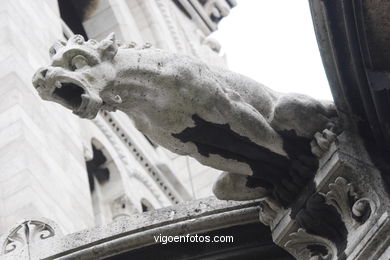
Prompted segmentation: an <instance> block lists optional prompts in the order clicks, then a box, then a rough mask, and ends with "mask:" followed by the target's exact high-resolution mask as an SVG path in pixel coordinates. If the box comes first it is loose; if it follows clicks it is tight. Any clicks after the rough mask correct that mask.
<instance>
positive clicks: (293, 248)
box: [260, 132, 390, 260]
mask: <svg viewBox="0 0 390 260" xmlns="http://www.w3.org/2000/svg"><path fill="white" fill-rule="evenodd" d="M314 186H315V187H314V189H313V187H307V190H305V191H302V192H301V194H300V195H299V196H298V199H297V200H296V202H295V203H293V205H292V206H291V207H290V208H287V209H284V208H277V207H273V208H272V207H270V205H269V204H268V202H267V201H263V202H261V211H260V220H261V221H262V222H263V223H265V224H267V225H269V226H270V228H271V230H272V236H273V240H274V242H275V243H276V244H278V245H279V246H281V247H283V248H285V249H286V250H287V251H289V252H290V253H291V254H293V255H294V256H295V257H296V258H297V259H305V260H306V259H311V260H314V259H327V260H333V259H335V260H336V259H348V260H350V259H351V260H352V259H361V260H363V259H364V260H367V259H372V260H374V259H375V260H376V259H379V257H381V256H382V257H383V256H385V254H386V252H387V254H388V253H389V252H388V251H389V250H388V248H389V247H390V240H389V239H387V236H388V233H387V235H386V232H389V230H390V218H389V215H390V214H389V207H390V200H389V196H388V194H387V192H386V190H385V188H384V186H383V183H382V177H381V174H380V172H379V171H378V170H377V168H376V167H375V166H374V165H373V164H372V162H371V160H370V158H369V157H368V155H367V153H366V151H365V149H364V146H363V145H362V142H361V140H360V139H359V137H357V136H356V135H354V134H353V133H350V132H344V133H342V134H341V135H340V136H338V138H337V141H336V142H334V143H333V144H332V145H331V147H330V149H329V151H328V152H326V153H325V154H324V155H323V156H322V158H321V159H320V163H319V169H318V171H317V173H316V175H315V178H314ZM310 191H311V193H310ZM386 250H387V251H386ZM386 257H387V256H386ZM386 257H385V258H383V259H387V258H386Z"/></svg>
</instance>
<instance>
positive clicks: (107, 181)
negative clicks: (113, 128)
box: [86, 139, 137, 225]
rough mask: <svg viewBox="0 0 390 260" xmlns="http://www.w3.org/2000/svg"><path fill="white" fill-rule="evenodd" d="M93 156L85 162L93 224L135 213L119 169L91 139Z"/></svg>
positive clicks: (100, 146)
mask: <svg viewBox="0 0 390 260" xmlns="http://www.w3.org/2000/svg"><path fill="white" fill-rule="evenodd" d="M92 151H93V157H92V159H91V160H89V161H87V162H86V166H87V172H88V180H89V188H90V192H91V198H92V206H93V211H94V216H95V224H96V225H102V224H106V223H109V222H111V221H112V220H114V219H116V218H118V217H121V216H126V215H131V214H134V213H137V210H136V209H135V207H134V205H133V204H132V203H131V201H130V200H129V198H128V196H127V195H126V193H125V190H124V186H123V181H122V178H121V175H120V173H119V169H118V167H117V165H116V164H115V162H114V160H113V159H112V157H111V156H110V154H109V153H108V152H107V150H106V149H105V148H104V147H103V146H102V145H101V144H100V143H99V142H98V141H97V140H95V139H94V140H92Z"/></svg>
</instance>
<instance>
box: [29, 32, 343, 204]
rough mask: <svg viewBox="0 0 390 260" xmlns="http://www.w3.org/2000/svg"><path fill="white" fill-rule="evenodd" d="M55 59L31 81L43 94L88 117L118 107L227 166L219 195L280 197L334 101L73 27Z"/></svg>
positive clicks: (322, 142)
mask: <svg viewBox="0 0 390 260" xmlns="http://www.w3.org/2000/svg"><path fill="white" fill-rule="evenodd" d="M50 54H51V58H52V63H51V65H50V66H48V67H45V68H41V69H40V70H38V71H37V72H36V74H35V75H34V78H33V85H34V86H35V88H36V89H37V90H38V92H39V94H40V96H41V97H42V98H43V99H46V100H50V101H55V102H58V103H60V104H62V105H64V106H65V107H67V108H69V109H71V110H72V111H73V112H74V113H75V114H77V115H79V116H80V117H84V118H90V119H91V118H94V117H95V116H96V115H97V113H98V111H99V110H100V109H105V110H109V111H113V110H116V109H118V110H121V111H123V112H125V113H126V114H127V115H128V116H129V117H130V118H131V119H132V120H133V121H134V123H135V126H136V127H137V128H138V129H139V130H140V131H141V132H142V133H144V134H145V135H146V136H148V137H149V138H150V139H152V140H153V141H155V142H156V143H158V144H160V145H161V146H163V147H165V148H167V149H169V150H171V151H172V152H175V153H178V154H181V155H189V156H192V157H194V158H195V159H197V160H198V161H199V162H201V163H203V164H205V165H208V166H211V167H213V168H216V169H220V170H223V171H225V172H224V173H223V174H222V175H221V177H220V178H219V179H218V181H217V183H216V184H215V185H214V192H215V194H216V195H217V197H219V198H223V199H236V200H242V199H252V198H259V197H265V196H268V194H270V193H273V194H274V196H275V197H276V198H277V199H279V200H280V201H282V203H284V204H286V203H288V202H290V201H291V199H292V198H293V197H294V196H295V195H296V192H297V191H296V190H297V189H298V188H299V185H301V184H302V183H304V182H305V181H307V179H308V178H309V176H310V177H312V174H313V172H312V171H313V169H314V168H315V167H317V166H316V157H315V156H314V155H313V154H312V152H311V150H313V149H317V150H316V151H319V150H321V149H324V147H326V146H327V145H328V143H327V142H328V140H326V139H327V137H328V136H329V135H331V133H330V132H327V134H326V133H325V135H321V136H317V137H318V138H317V141H319V142H315V143H314V144H313V142H312V147H311V146H310V143H311V141H312V140H313V138H314V137H315V135H316V133H318V132H322V131H323V130H324V129H326V128H327V127H328V124H329V122H331V121H332V118H334V117H336V110H335V108H334V106H333V105H332V104H331V103H330V102H320V101H317V100H314V99H312V98H310V97H308V96H305V95H300V94H281V93H278V92H275V91H273V90H271V89H269V88H267V87H265V86H263V85H261V84H259V83H257V82H255V81H253V80H251V79H249V78H247V77H245V76H242V75H239V74H237V73H234V72H231V71H228V70H224V69H220V68H213V67H210V66H208V65H206V64H204V63H203V62H201V61H198V60H196V59H194V58H191V57H188V56H185V55H181V54H174V53H171V52H167V51H163V50H159V49H154V48H135V47H134V46H123V45H118V44H117V43H116V42H115V38H114V35H113V34H111V35H110V36H108V37H107V38H106V39H104V40H103V41H101V42H97V41H94V40H89V41H87V42H85V41H84V39H83V38H82V37H81V36H78V35H76V36H74V37H72V38H71V39H69V40H68V42H66V43H65V42H57V43H56V44H54V46H53V47H52V48H51V50H50Z"/></svg>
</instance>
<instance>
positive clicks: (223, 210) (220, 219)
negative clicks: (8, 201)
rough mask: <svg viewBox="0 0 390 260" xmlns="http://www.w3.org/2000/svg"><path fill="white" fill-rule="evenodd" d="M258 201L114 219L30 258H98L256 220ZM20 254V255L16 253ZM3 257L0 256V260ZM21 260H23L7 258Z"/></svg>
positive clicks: (54, 241) (45, 245) (206, 203)
mask: <svg viewBox="0 0 390 260" xmlns="http://www.w3.org/2000/svg"><path fill="white" fill-rule="evenodd" d="M258 210H259V207H258V201H246V202H233V201H221V200H217V199H216V198H213V197H210V198H206V199H202V200H196V201H191V202H185V203H183V204H180V205H175V206H171V207H166V208H162V209H158V210H153V211H149V212H145V213H142V214H135V215H132V216H128V217H127V216H126V217H121V218H118V219H117V220H116V221H114V222H112V223H110V224H107V225H104V226H98V227H94V228H91V229H86V230H82V231H79V232H76V233H73V234H69V235H66V236H62V235H57V234H56V235H55V236H53V237H52V238H51V240H42V242H41V243H40V244H39V245H38V244H37V245H35V244H34V245H32V250H31V259H46V260H49V259H102V258H105V257H109V256H113V255H118V254H120V253H122V252H126V251H130V250H134V249H136V248H140V247H145V246H148V245H153V244H155V243H156V242H155V240H154V238H153V236H158V235H159V234H164V235H177V234H183V232H184V234H200V233H203V232H207V231H210V230H216V229H219V228H223V227H229V226H234V225H239V224H248V223H255V222H256V221H258V220H257V219H258ZM19 255H20V253H19ZM2 257H3V255H2V254H1V253H0V259H2ZM10 259H25V258H10Z"/></svg>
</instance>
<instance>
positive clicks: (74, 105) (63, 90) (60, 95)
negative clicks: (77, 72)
mask: <svg viewBox="0 0 390 260" xmlns="http://www.w3.org/2000/svg"><path fill="white" fill-rule="evenodd" d="M84 93H85V90H84V88H82V87H80V86H79V85H76V84H74V83H70V82H58V83H57V86H56V88H55V89H54V91H53V97H55V98H57V99H60V100H61V101H62V102H63V103H65V104H64V105H66V106H68V107H69V108H70V109H72V110H75V109H78V108H79V107H80V106H81V104H82V101H83V100H82V97H81V95H83V94H84Z"/></svg>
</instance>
